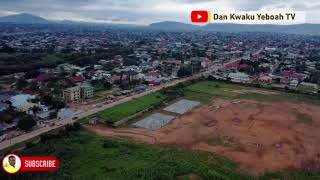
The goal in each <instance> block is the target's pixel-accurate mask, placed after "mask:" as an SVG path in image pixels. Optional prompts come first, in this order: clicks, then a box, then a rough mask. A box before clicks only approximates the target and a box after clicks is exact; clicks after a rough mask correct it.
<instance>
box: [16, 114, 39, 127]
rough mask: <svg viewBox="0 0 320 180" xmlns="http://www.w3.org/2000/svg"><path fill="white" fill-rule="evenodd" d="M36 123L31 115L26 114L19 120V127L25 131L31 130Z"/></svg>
mask: <svg viewBox="0 0 320 180" xmlns="http://www.w3.org/2000/svg"><path fill="white" fill-rule="evenodd" d="M36 124H37V123H36V121H35V120H34V119H33V118H32V117H31V116H25V117H23V118H22V119H20V121H19V122H18V127H19V128H20V129H22V130H24V131H29V130H31V129H32V128H33V127H34V126H35V125H36Z"/></svg>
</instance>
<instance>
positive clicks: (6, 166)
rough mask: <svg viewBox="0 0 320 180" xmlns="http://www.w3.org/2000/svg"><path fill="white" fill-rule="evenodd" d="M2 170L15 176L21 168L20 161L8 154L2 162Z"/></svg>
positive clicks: (17, 157)
mask: <svg viewBox="0 0 320 180" xmlns="http://www.w3.org/2000/svg"><path fill="white" fill-rule="evenodd" d="M2 168H3V170H4V171H6V172H7V173H9V174H15V173H17V172H18V171H19V170H20V168H21V159H20V158H19V156H17V155H15V154H8V155H6V157H4V158H3V160H2Z"/></svg>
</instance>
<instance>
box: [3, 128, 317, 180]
mask: <svg viewBox="0 0 320 180" xmlns="http://www.w3.org/2000/svg"><path fill="white" fill-rule="evenodd" d="M79 128H80V127H79V126H78V125H73V126H71V125H70V126H69V127H68V128H66V130H60V131H59V132H55V133H54V134H46V135H42V136H41V143H37V144H33V143H30V142H29V143H28V146H27V148H26V149H25V150H22V151H21V150H20V151H17V152H15V153H16V154H19V155H21V156H56V157H58V158H59V160H60V168H59V170H58V171H56V172H52V173H48V172H35V173H30V172H29V173H18V174H16V175H6V174H5V173H0V179H117V180H119V179H151V180H152V179H178V178H181V177H184V178H188V176H189V175H193V176H195V177H199V178H201V179H229V180H231V179H262V180H267V179H297V180H298V179H319V177H320V174H319V173H311V172H305V171H283V172H275V173H268V174H265V175H263V176H261V177H253V176H249V175H247V174H245V173H244V172H241V171H240V170H239V168H238V166H237V165H236V164H235V163H233V162H231V161H229V160H227V159H225V158H222V157H219V156H217V155H215V154H211V153H206V152H196V151H189V150H185V149H180V148H176V147H172V146H165V147H164V146H161V147H160V146H154V145H147V144H141V143H137V142H133V141H130V140H119V139H117V140H116V139H106V138H103V137H99V136H97V135H95V134H93V133H90V132H87V131H85V130H81V129H80V130H79Z"/></svg>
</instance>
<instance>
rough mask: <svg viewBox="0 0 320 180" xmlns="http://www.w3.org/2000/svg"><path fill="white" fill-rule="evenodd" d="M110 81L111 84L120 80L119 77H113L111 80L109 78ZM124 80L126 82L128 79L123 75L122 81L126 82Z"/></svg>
mask: <svg viewBox="0 0 320 180" xmlns="http://www.w3.org/2000/svg"><path fill="white" fill-rule="evenodd" d="M111 80H112V82H114V83H115V82H120V80H121V76H113V77H112V78H111ZM126 80H128V77H127V76H126V75H123V76H122V81H126Z"/></svg>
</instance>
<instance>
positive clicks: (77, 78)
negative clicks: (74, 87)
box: [70, 75, 85, 83]
mask: <svg viewBox="0 0 320 180" xmlns="http://www.w3.org/2000/svg"><path fill="white" fill-rule="evenodd" d="M70 80H71V81H72V82H74V83H81V82H83V81H84V80H85V78H84V77H83V76H82V75H78V76H73V77H71V78H70Z"/></svg>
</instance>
